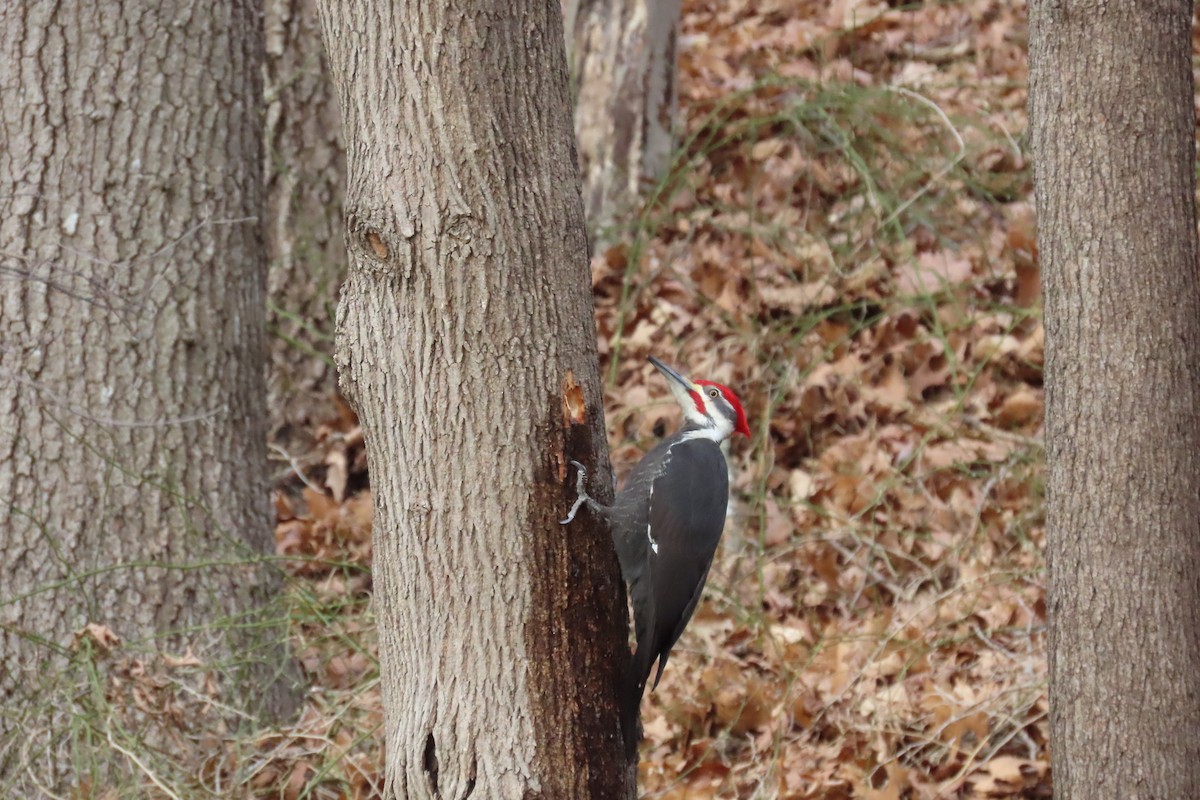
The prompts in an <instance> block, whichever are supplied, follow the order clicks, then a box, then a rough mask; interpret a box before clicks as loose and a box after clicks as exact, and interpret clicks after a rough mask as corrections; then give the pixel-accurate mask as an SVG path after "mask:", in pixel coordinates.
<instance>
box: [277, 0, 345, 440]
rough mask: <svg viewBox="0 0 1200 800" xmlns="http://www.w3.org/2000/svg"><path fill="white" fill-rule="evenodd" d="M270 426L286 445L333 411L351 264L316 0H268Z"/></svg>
mask: <svg viewBox="0 0 1200 800" xmlns="http://www.w3.org/2000/svg"><path fill="white" fill-rule="evenodd" d="M265 29H266V31H265V33H266V42H267V47H266V70H265V75H266V86H265V87H264V88H265V93H266V99H267V130H266V137H265V145H266V154H265V155H266V159H267V161H266V167H267V224H266V226H265V230H266V236H267V255H268V257H269V259H270V264H271V268H270V273H269V278H268V283H267V292H268V297H269V298H270V303H271V307H270V309H269V311H268V318H267V322H268V326H269V327H270V329H271V331H272V334H273V335H272V336H271V339H270V345H271V370H270V373H269V376H268V381H267V393H268V395H267V396H268V401H269V402H268V406H269V408H270V412H271V429H272V431H273V432H275V434H276V436H277V437H278V438H279V439H281V440H282V441H283V442H284V444H285V445H287V444H288V443H289V442H292V441H293V440H294V439H295V438H296V437H297V436H301V435H303V433H304V432H305V431H307V430H309V429H311V428H312V427H313V426H312V425H311V424H310V423H311V421H312V417H313V416H314V414H321V413H325V414H327V413H329V398H330V395H332V394H333V392H335V391H336V390H337V385H336V381H337V370H335V369H334V368H333V366H332V361H331V360H332V357H333V338H332V332H333V316H334V315H333V310H334V308H336V306H337V295H338V288H339V287H340V286H341V283H342V277H343V276H344V275H345V273H346V243H345V238H344V237H343V235H342V196H343V195H344V193H345V185H346V178H345V175H346V153H345V149H344V148H343V147H342V142H341V118H340V115H339V113H338V107H337V97H336V93H335V92H334V90H333V84H331V83H330V81H329V70H328V66H327V64H326V63H325V51H324V48H323V47H322V45H321V30H320V21H319V20H318V19H317V9H316V4H315V2H314V0H266V9H265Z"/></svg>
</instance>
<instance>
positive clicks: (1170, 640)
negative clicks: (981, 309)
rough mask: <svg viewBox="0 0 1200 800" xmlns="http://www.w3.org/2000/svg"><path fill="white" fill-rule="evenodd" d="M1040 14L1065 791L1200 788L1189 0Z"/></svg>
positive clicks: (1120, 794) (1196, 280)
mask: <svg viewBox="0 0 1200 800" xmlns="http://www.w3.org/2000/svg"><path fill="white" fill-rule="evenodd" d="M1029 17H1030V46H1029V50H1030V121H1031V127H1032V133H1033V146H1034V155H1035V164H1036V187H1037V206H1038V212H1039V217H1040V218H1039V221H1038V246H1039V251H1040V253H1041V257H1042V259H1043V267H1044V276H1045V296H1046V309H1045V318H1046V322H1045V325H1046V400H1047V403H1046V445H1047V458H1048V475H1047V494H1048V498H1047V500H1048V505H1047V520H1046V523H1047V548H1048V561H1049V568H1050V587H1049V611H1050V700H1051V730H1052V739H1051V741H1052V744H1053V747H1052V751H1053V768H1054V784H1055V794H1056V795H1057V796H1058V797H1063V798H1177V797H1200V647H1198V646H1197V643H1198V642H1200V276H1198V274H1197V267H1196V257H1197V242H1196V216H1195V213H1196V209H1195V177H1194V171H1193V170H1194V167H1193V165H1194V162H1195V142H1194V134H1195V119H1194V112H1193V105H1192V103H1193V97H1194V87H1193V79H1192V50H1191V19H1192V5H1191V3H1189V2H1183V1H1182V0H1176V2H1152V3H1114V2H1072V1H1071V0H1066V1H1063V0H1057V1H1056V2H1047V1H1046V0H1040V1H1039V2H1033V3H1031V4H1030V15H1029Z"/></svg>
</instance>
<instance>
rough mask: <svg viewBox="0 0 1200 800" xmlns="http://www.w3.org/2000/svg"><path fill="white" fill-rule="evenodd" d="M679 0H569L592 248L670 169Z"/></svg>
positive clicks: (568, 22) (605, 238)
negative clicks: (644, 192)
mask: <svg viewBox="0 0 1200 800" xmlns="http://www.w3.org/2000/svg"><path fill="white" fill-rule="evenodd" d="M679 10H680V2H679V0H566V3H565V8H564V12H565V17H566V20H565V27H566V37H567V46H568V47H569V48H570V49H571V58H570V61H571V75H572V96H573V97H574V98H575V135H576V137H577V139H578V142H579V164H580V169H581V172H582V173H583V200H584V210H585V212H586V215H587V224H588V234H589V237H590V240H591V241H592V242H593V244H594V245H596V246H597V247H603V246H604V245H605V244H606V243H607V242H608V241H609V240H610V239H611V238H612V237H611V233H612V231H611V228H612V226H613V225H614V223H617V222H619V221H620V219H621V217H622V216H623V215H626V214H628V213H630V212H631V211H632V210H635V209H636V205H637V202H638V199H639V197H640V196H641V194H642V192H643V190H644V189H645V188H646V187H647V186H648V185H650V184H653V183H655V182H657V181H659V180H661V179H662V178H663V177H664V176H665V175H666V174H667V171H668V170H669V169H670V168H671V153H672V146H673V140H672V129H673V127H674V122H675V109H676V104H677V99H676V88H675V87H676V81H675V74H676V66H675V65H676V40H677V38H678V28H679Z"/></svg>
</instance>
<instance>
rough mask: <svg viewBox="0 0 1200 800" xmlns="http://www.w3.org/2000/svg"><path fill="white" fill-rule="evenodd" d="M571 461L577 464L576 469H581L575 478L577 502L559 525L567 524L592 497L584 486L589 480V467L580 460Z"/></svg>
mask: <svg viewBox="0 0 1200 800" xmlns="http://www.w3.org/2000/svg"><path fill="white" fill-rule="evenodd" d="M571 463H572V464H573V465H574V466H575V469H577V470H579V475H578V477H576V478H575V493H576V498H575V504H574V505H573V506H571V510H570V512H568V513H567V518H566V519H560V520H559V521H558V524H559V525H566V524H568V523H569V522H570V521H571V520H573V519H575V514H576V513H577V512H578V511H579V507H580V506H581V505H583V504H584V503H586V502H587V501H588V500H589V499H590V498H589V497H588V493H587V489H586V488H585V487H584V482H585V481H586V480H587V468H586V467H584V466H583V464H580V463H579V462H578V461H572V462H571Z"/></svg>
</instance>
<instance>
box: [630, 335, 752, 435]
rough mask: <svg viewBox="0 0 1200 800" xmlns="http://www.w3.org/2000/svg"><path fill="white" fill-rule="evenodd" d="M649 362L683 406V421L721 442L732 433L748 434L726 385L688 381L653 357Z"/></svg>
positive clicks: (742, 413) (735, 399)
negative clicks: (661, 375) (662, 376)
mask: <svg viewBox="0 0 1200 800" xmlns="http://www.w3.org/2000/svg"><path fill="white" fill-rule="evenodd" d="M650 363H651V364H653V365H654V366H655V368H656V369H658V371H659V372H661V373H662V374H663V375H665V376H666V378H667V385H668V386H669V387H671V394H673V395H674V396H675V402H677V403H679V407H680V408H681V409H683V419H684V424H685V425H688V426H690V427H692V428H694V429H697V430H699V431H703V432H704V433H705V434H707V435H708V436H711V437H712V438H713V440H714V441H718V442H720V441H724V440H725V439H728V438H729V437H730V436H731V435H733V434H735V433H740V434H742V435H743V436H746V437H749V436H750V426H749V424H747V422H746V412H745V410H744V409H743V408H742V403H741V401H740V400H738V397H737V395H736V394H734V393H733V390H732V389H730V388H729V387H728V386H722V385H721V384H719V383H713V382H712V381H690V380H688V379H687V378H685V377H683V376H682V375H680V374H679V373H678V372H676V371H675V370H673V369H671V368H670V367H668V366H667V365H666V364H664V363H662V362H661V361H659V360H658V359H657V358H655V357H654V356H650Z"/></svg>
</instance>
